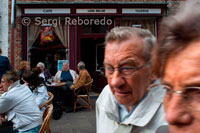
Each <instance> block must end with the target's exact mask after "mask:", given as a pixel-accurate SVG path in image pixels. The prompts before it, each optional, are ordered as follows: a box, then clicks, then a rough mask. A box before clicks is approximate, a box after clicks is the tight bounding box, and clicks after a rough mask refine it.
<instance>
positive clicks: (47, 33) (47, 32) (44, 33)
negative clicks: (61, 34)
mask: <svg viewBox="0 0 200 133" xmlns="http://www.w3.org/2000/svg"><path fill="white" fill-rule="evenodd" d="M54 39H55V36H54V35H53V27H52V26H45V27H43V29H42V30H41V33H40V45H44V44H45V43H49V42H53V40H54Z"/></svg>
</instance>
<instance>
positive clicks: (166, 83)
mask: <svg viewBox="0 0 200 133" xmlns="http://www.w3.org/2000/svg"><path fill="white" fill-rule="evenodd" d="M161 84H163V85H166V86H170V87H172V85H171V84H170V83H168V82H167V81H163V80H162V81H161Z"/></svg>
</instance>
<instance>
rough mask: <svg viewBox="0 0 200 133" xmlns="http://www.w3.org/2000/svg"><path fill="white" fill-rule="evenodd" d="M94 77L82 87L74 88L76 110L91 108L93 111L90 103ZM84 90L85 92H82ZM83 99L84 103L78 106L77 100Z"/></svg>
mask: <svg viewBox="0 0 200 133" xmlns="http://www.w3.org/2000/svg"><path fill="white" fill-rule="evenodd" d="M92 83H93V79H92V80H91V81H90V82H89V83H87V84H85V85H84V86H83V87H81V88H75V89H74V96H75V97H74V112H75V111H76V109H77V108H89V109H90V111H92V105H91V103H90V96H89V90H90V88H91V87H92ZM82 90H84V91H85V94H81V91H82ZM78 99H79V101H81V102H82V103H83V105H80V106H77V100H78Z"/></svg>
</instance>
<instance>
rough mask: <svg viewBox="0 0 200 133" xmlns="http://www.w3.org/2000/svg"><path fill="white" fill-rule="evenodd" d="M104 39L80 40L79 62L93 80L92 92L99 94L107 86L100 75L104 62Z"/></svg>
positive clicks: (104, 79)
mask: <svg viewBox="0 0 200 133" xmlns="http://www.w3.org/2000/svg"><path fill="white" fill-rule="evenodd" d="M104 47H105V46H104V37H99V38H98V37H90V38H81V39H80V60H81V61H83V62H84V63H85V65H86V69H87V70H88V72H89V73H90V75H91V77H92V78H93V79H94V82H93V87H92V91H95V92H98V93H100V92H101V91H102V89H103V88H104V86H105V85H106V84H107V80H106V78H105V77H104V76H103V75H101V74H100V72H99V70H100V68H101V67H103V60H104Z"/></svg>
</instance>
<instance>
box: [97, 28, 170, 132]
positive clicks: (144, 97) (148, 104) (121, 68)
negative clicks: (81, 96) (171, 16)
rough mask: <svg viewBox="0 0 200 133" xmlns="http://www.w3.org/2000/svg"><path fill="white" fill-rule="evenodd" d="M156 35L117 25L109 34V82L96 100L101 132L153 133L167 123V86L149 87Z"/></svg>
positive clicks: (106, 62)
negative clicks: (165, 96) (156, 99)
mask: <svg viewBox="0 0 200 133" xmlns="http://www.w3.org/2000/svg"><path fill="white" fill-rule="evenodd" d="M154 43H155V38H154V37H153V35H152V34H151V33H150V32H149V31H148V30H143V29H136V28H131V27H115V28H114V29H112V30H111V31H110V32H109V33H108V34H107V36H106V48H105V58H104V65H105V74H106V77H107V81H108V85H107V86H106V87H105V88H104V89H103V91H102V92H101V94H100V96H99V98H98V100H97V102H96V120H97V132H98V133H105V132H107V133H113V132H117V133H130V132H136V133H153V132H155V131H156V130H157V128H159V127H160V126H162V125H165V124H166V122H165V119H164V109H163V105H162V104H161V103H159V102H156V101H154V100H153V98H152V95H154V96H157V97H158V98H159V99H162V98H163V96H164V90H161V89H158V88H154V89H152V90H151V91H147V88H148V86H149V84H150V83H151V82H152V81H153V79H152V77H153V76H152V75H151V63H150V61H149V60H150V53H151V49H152V45H153V44H154Z"/></svg>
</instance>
